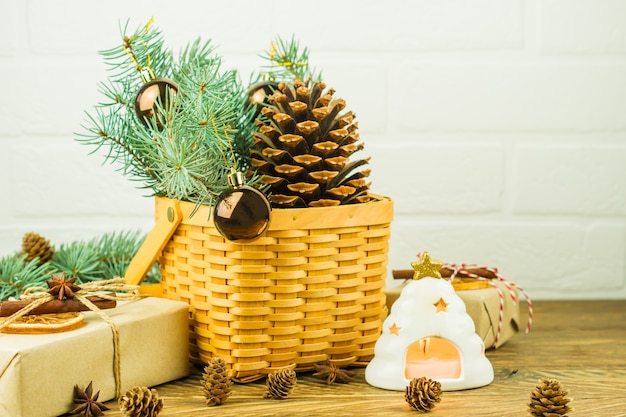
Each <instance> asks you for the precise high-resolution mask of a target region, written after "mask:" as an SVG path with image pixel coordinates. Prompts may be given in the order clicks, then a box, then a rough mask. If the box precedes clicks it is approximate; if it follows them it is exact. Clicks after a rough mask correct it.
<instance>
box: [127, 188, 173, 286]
mask: <svg viewBox="0 0 626 417" xmlns="http://www.w3.org/2000/svg"><path fill="white" fill-rule="evenodd" d="M155 217H156V221H155V224H154V227H153V228H152V230H151V231H150V233H149V234H148V236H146V239H145V240H144V241H143V243H142V244H141V247H140V248H139V250H138V251H137V253H136V254H135V256H134V257H133V260H132V261H131V262H130V265H128V269H126V275H125V276H124V280H125V281H126V283H127V284H131V285H139V284H141V282H142V281H143V280H144V278H145V277H146V275H147V274H148V271H149V270H150V268H152V265H154V262H156V259H157V257H158V256H159V255H160V254H161V252H162V251H163V249H164V248H165V245H166V244H167V242H169V240H170V238H171V237H172V235H173V234H174V231H175V230H176V228H177V227H178V225H179V224H180V222H181V221H182V219H183V216H182V213H181V210H180V205H179V203H178V201H176V200H169V201H168V202H167V204H163V205H162V206H160V208H159V210H157V211H156V216H155Z"/></svg>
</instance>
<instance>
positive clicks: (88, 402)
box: [70, 381, 109, 417]
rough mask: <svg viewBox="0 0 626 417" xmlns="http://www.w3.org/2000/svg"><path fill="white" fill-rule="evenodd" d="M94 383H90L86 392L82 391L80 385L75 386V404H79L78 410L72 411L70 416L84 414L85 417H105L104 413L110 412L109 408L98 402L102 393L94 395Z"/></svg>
mask: <svg viewBox="0 0 626 417" xmlns="http://www.w3.org/2000/svg"><path fill="white" fill-rule="evenodd" d="M92 382H93V381H91V382H89V385H87V388H85V391H83V390H81V389H80V388H79V387H78V385H74V404H78V406H77V407H76V408H74V409H73V410H72V411H70V415H75V414H80V413H84V416H85V417H99V416H103V415H104V413H103V411H106V410H109V408H108V407H107V406H106V405H104V404H102V403H101V402H99V401H98V396H99V395H100V391H98V392H96V395H93V386H92Z"/></svg>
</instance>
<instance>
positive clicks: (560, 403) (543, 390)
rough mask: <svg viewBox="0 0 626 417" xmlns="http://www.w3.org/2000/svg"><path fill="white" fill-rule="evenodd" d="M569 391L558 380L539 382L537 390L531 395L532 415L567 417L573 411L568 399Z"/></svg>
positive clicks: (550, 379)
mask: <svg viewBox="0 0 626 417" xmlns="http://www.w3.org/2000/svg"><path fill="white" fill-rule="evenodd" d="M566 395H567V391H566V390H565V389H564V388H563V387H562V386H561V383H560V382H559V381H557V380H556V379H552V378H545V379H542V380H539V382H538V383H537V386H536V387H535V389H534V390H533V391H532V392H531V393H530V403H529V404H528V409H529V411H530V414H531V415H533V416H538V417H558V416H565V415H566V413H567V412H569V411H570V410H571V408H570V406H569V405H568V403H569V402H570V399H569V398H566Z"/></svg>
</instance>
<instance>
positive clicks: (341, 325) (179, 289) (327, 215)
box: [148, 197, 393, 382]
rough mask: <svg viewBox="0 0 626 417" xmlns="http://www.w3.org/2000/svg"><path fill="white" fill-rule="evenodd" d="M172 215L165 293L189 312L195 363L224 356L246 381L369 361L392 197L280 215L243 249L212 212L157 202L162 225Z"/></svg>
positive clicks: (381, 296)
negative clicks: (176, 216) (176, 215)
mask: <svg viewBox="0 0 626 417" xmlns="http://www.w3.org/2000/svg"><path fill="white" fill-rule="evenodd" d="M172 207H174V208H175V209H176V210H180V216H181V221H180V223H179V224H178V226H177V227H176V228H175V230H174V232H173V234H172V235H171V237H169V240H168V241H167V242H160V243H162V244H161V245H160V246H159V250H160V249H161V248H162V251H160V256H159V258H158V259H159V262H160V265H161V274H162V291H163V296H165V297H167V298H171V299H175V300H181V301H186V302H187V303H189V305H190V311H191V314H190V330H191V332H190V342H191V343H190V350H191V356H192V359H196V360H200V361H201V362H208V360H209V358H211V357H212V356H214V355H219V356H221V357H222V358H224V360H225V361H226V362H227V363H229V365H230V367H231V373H232V376H233V378H234V379H235V380H237V381H239V382H249V381H253V380H256V379H259V378H262V377H264V376H265V375H266V374H268V373H271V372H273V371H274V370H276V369H279V368H284V367H286V366H292V367H293V366H295V369H296V370H302V371H304V370H310V369H313V368H314V367H313V364H315V363H319V362H323V361H326V360H332V361H333V362H334V363H335V364H336V365H337V366H346V365H365V364H367V363H368V362H369V360H370V359H371V358H372V357H373V354H374V344H375V342H376V340H377V339H378V336H379V334H380V331H381V325H382V319H383V318H384V317H385V316H386V314H387V309H386V298H385V277H386V273H387V254H388V240H389V226H390V222H391V219H392V216H393V203H392V201H391V200H390V199H388V198H384V197H377V198H376V200H375V201H372V202H369V203H363V204H353V205H345V206H336V207H324V208H321V207H319V208H318V207H316V208H305V209H275V210H273V211H272V214H271V223H270V227H269V229H268V231H267V232H266V233H265V234H264V235H263V236H262V237H261V238H259V239H257V240H255V241H254V242H252V243H245V244H241V243H235V242H231V241H228V240H226V239H224V238H223V237H222V236H221V235H220V234H219V233H218V231H217V229H216V228H215V227H214V225H213V221H212V220H207V219H209V213H210V212H209V210H210V209H211V208H210V207H207V206H203V207H201V208H200V209H199V210H198V211H197V212H196V213H194V214H193V216H191V214H192V212H193V211H194V208H195V205H194V204H192V203H186V202H180V201H176V200H170V199H166V198H160V197H158V198H156V217H157V222H159V218H160V216H168V218H170V219H171V215H172V212H171V210H172ZM148 239H150V236H149V237H148ZM153 243H155V242H153ZM163 243H164V245H163Z"/></svg>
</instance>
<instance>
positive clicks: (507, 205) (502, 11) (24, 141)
mask: <svg viewBox="0 0 626 417" xmlns="http://www.w3.org/2000/svg"><path fill="white" fill-rule="evenodd" d="M70 10H71V12H70ZM150 16H154V17H155V19H156V24H157V25H158V26H159V27H160V28H161V29H163V31H164V32H165V35H166V38H167V39H168V43H169V45H170V46H172V47H174V48H175V49H178V47H180V46H182V45H183V44H185V43H186V42H188V41H191V40H193V39H195V38H196V37H198V36H202V37H203V38H205V39H206V38H212V39H213V40H214V41H215V43H216V44H217V45H218V46H219V51H220V52H221V54H222V55H223V56H224V58H225V60H226V63H227V65H229V66H233V67H237V68H239V69H240V70H241V71H242V78H243V79H247V77H248V74H249V72H250V71H251V70H252V69H254V68H257V67H258V66H259V65H261V64H262V63H263V62H262V61H261V60H260V59H259V58H258V56H257V55H258V54H259V53H260V52H262V51H264V50H266V49H267V47H268V45H269V42H270V40H271V39H272V38H273V37H274V36H275V35H277V34H278V35H281V36H283V37H289V36H291V34H295V35H296V37H297V38H298V39H299V40H300V42H301V43H302V44H303V45H306V46H308V47H309V48H310V50H311V58H312V62H313V64H315V65H316V66H318V67H319V68H321V69H322V70H323V72H324V74H325V81H326V82H327V83H328V84H330V85H332V86H333V87H335V88H336V89H337V91H338V94H339V95H341V96H342V97H344V98H345V99H346V100H347V102H348V106H349V107H350V108H351V109H353V110H354V111H355V112H356V113H357V114H358V116H359V120H360V126H361V136H362V138H363V140H364V142H365V144H366V151H365V152H366V153H367V154H369V155H371V156H372V157H373V158H372V162H371V168H372V170H373V174H372V181H373V190H374V192H376V193H379V194H386V195H389V196H391V197H393V198H394V200H395V203H396V217H395V220H394V223H393V231H392V233H393V234H392V242H391V251H390V268H407V267H409V264H410V262H411V261H413V260H414V259H415V258H414V257H415V253H416V252H418V251H423V250H429V251H430V252H431V254H432V255H433V256H435V257H437V258H441V259H444V260H446V261H450V262H476V263H481V264H488V265H493V266H497V267H499V269H500V270H501V272H502V273H503V274H504V275H505V276H506V277H507V278H509V279H511V280H513V281H516V282H518V283H519V284H520V285H522V286H523V287H525V289H526V290H527V291H528V292H529V293H530V295H531V297H533V298H535V299H542V298H543V299H546V298H563V299H569V298H572V299H573V298H626V262H625V260H626V2H624V1H622V0H413V1H409V0H405V1H400V0H391V1H386V2H381V1H370V0H367V1H364V0H360V1H357V0H344V1H329V0H319V1H317V2H315V3H314V4H313V3H311V5H305V4H300V3H298V4H296V3H293V2H288V1H280V0H273V1H272V0H268V1H264V2H259V1H254V0H246V1H240V0H239V1H232V2H225V1H222V2H196V1H177V2H171V1H161V0H153V1H150V2H148V1H138V2H127V1H122V0H113V1H107V2H87V1H79V0H60V1H55V2H49V1H45V0H26V1H24V0H3V1H2V2H0V80H2V92H3V97H2V99H1V100H0V195H1V197H0V201H1V204H0V256H3V255H6V254H9V253H12V252H13V251H15V250H18V249H19V247H20V244H21V236H22V235H23V234H24V233H25V232H28V231H31V230H34V231H37V232H39V233H41V234H43V235H45V236H47V237H48V238H50V239H51V240H52V241H53V242H55V243H63V242H67V241H72V240H77V239H88V238H91V237H92V236H95V235H99V234H101V233H103V232H106V231H112V230H119V229H135V228H141V229H144V230H146V231H148V230H149V229H150V227H151V225H152V201H151V199H150V198H146V197H144V194H145V191H143V190H139V189H136V188H134V186H135V184H133V183H132V182H130V181H128V180H127V179H125V178H123V177H121V175H120V174H119V173H117V172H115V169H114V167H112V166H110V165H101V161H102V158H100V157H99V156H98V155H91V156H90V155H88V152H89V151H90V150H91V149H90V148H87V147H85V146H82V145H80V144H78V143H77V142H75V141H74V132H77V131H80V124H81V122H82V121H83V112H84V111H85V110H89V109H90V108H91V106H92V105H93V104H94V103H96V101H97V99H98V97H99V96H98V93H97V90H96V83H97V82H98V81H102V80H103V79H104V77H105V69H104V66H103V65H102V62H101V59H100V57H99V56H98V55H97V51H98V50H101V49H105V48H109V47H111V46H112V45H114V44H116V43H117V42H118V36H119V32H118V20H122V21H125V20H126V19H127V18H130V19H131V22H132V23H131V25H132V26H133V27H135V26H137V25H140V24H143V23H144V22H145V21H146V20H147V19H148V18H149V17H150ZM390 284H391V285H394V284H395V283H392V282H390Z"/></svg>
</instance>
